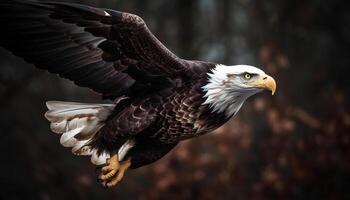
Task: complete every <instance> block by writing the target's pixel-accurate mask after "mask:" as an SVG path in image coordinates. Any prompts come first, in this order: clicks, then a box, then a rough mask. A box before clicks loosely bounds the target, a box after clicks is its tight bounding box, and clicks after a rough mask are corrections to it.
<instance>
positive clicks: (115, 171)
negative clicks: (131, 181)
mask: <svg viewBox="0 0 350 200" xmlns="http://www.w3.org/2000/svg"><path fill="white" fill-rule="evenodd" d="M130 165H131V161H130V159H128V160H126V161H123V162H119V161H118V154H114V155H113V156H112V157H111V158H110V159H108V160H107V162H106V165H105V166H104V167H102V169H101V171H102V172H101V175H100V176H99V179H100V180H101V181H102V184H103V185H104V186H105V187H108V188H111V187H114V186H116V185H117V183H118V182H120V181H121V180H122V179H123V177H124V174H125V171H126V170H127V169H128V168H129V167H130Z"/></svg>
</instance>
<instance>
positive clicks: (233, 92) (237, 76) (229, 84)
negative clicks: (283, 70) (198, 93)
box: [202, 65, 265, 117]
mask: <svg viewBox="0 0 350 200" xmlns="http://www.w3.org/2000/svg"><path fill="white" fill-rule="evenodd" d="M246 72H247V73H250V74H258V75H265V72H263V71H262V70H260V69H258V68H256V67H253V66H249V65H234V66H225V65H216V67H215V68H214V69H213V70H212V71H211V73H208V76H209V83H208V84H206V85H205V86H203V87H202V89H203V90H204V92H205V95H204V98H206V101H205V102H204V103H203V104H208V105H209V106H210V108H211V109H212V112H218V113H223V112H224V113H225V115H226V117H231V116H233V115H235V114H236V113H237V112H238V111H239V109H240V108H241V107H242V105H243V103H244V101H245V100H246V99H247V98H248V97H250V96H252V95H254V94H256V93H258V92H260V91H262V89H260V88H255V87H251V86H249V85H247V84H246V83H245V81H244V80H243V79H242V77H241V74H243V73H246Z"/></svg>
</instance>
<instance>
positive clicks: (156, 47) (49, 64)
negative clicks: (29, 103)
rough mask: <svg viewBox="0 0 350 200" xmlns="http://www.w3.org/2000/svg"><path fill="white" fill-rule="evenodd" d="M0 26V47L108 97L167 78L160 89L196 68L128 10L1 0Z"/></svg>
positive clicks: (149, 85)
mask: <svg viewBox="0 0 350 200" xmlns="http://www.w3.org/2000/svg"><path fill="white" fill-rule="evenodd" d="M0 27H1V30H0V46H3V47H5V48H6V49H8V50H10V51H12V52H13V53H14V54H15V55H18V56H21V57H23V58H24V59H25V60H26V61H28V62H30V63H33V64H35V65H36V66H37V67H38V68H41V69H45V70H48V71H49V72H51V73H56V74H59V75H60V76H61V77H63V78H67V79H70V80H72V81H74V82H75V83H76V84H77V85H79V86H82V87H89V88H91V89H93V90H95V91H97V92H99V93H101V94H102V95H103V96H105V97H109V98H115V97H117V96H121V95H125V94H128V95H132V94H130V91H135V90H132V88H133V87H134V88H143V89H145V87H138V85H142V84H145V82H147V81H148V82H149V83H150V84H148V85H147V87H149V88H152V84H154V83H155V82H156V81H154V79H155V77H163V78H162V79H160V80H159V82H158V83H157V84H158V86H157V88H161V87H159V85H164V86H169V85H172V84H173V83H172V79H173V78H181V77H183V76H182V75H183V74H184V73H186V74H189V73H193V72H192V71H191V68H190V67H189V66H190V65H189V64H188V63H187V61H184V60H182V59H180V58H178V57H177V56H175V55H174V54H173V53H172V52H170V51H169V50H168V49H167V48H166V47H165V46H164V45H163V44H162V43H161V42H159V40H158V39H157V38H156V37H155V36H154V35H153V34H152V33H151V32H150V31H149V29H148V28H147V26H146V24H145V23H144V21H143V20H142V19H141V18H140V17H138V16H136V15H133V14H129V13H123V12H118V11H113V10H109V9H98V8H93V7H89V6H83V5H79V4H73V3H58V2H33V1H23V0H12V1H11V0H2V1H1V2H0ZM131 72H132V73H131ZM162 81H163V82H164V81H167V82H168V83H167V84H162ZM169 83H170V84H169ZM173 85H175V84H173ZM135 95H137V94H135Z"/></svg>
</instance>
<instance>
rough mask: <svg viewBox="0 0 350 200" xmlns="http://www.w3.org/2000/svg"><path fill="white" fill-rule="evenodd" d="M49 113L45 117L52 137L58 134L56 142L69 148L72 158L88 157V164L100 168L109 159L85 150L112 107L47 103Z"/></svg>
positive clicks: (90, 150)
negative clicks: (58, 138)
mask: <svg viewBox="0 0 350 200" xmlns="http://www.w3.org/2000/svg"><path fill="white" fill-rule="evenodd" d="M46 105H47V108H48V109H49V111H47V112H46V113H45V117H46V118H47V119H48V120H49V121H50V122H51V125H50V128H51V130H52V131H53V132H54V133H57V134H62V136H61V139H60V142H61V144H62V145H63V146H64V147H71V148H72V153H73V154H75V155H91V162H92V163H94V164H97V165H100V164H104V163H105V162H106V159H108V158H109V157H110V155H109V154H108V153H105V152H103V153H102V154H101V155H97V151H96V150H95V149H90V148H89V147H88V146H85V145H86V144H87V143H88V142H89V141H90V140H91V139H92V137H93V136H94V135H95V133H96V132H97V131H99V130H100V128H101V127H102V126H103V125H104V124H103V121H104V120H105V119H106V118H107V117H108V115H109V114H110V112H111V111H112V110H113V108H114V107H115V104H86V103H75V102H61V101H48V102H46Z"/></svg>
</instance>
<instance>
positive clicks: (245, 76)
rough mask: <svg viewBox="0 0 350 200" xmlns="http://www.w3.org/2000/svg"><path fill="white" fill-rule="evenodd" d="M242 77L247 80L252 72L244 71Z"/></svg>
mask: <svg viewBox="0 0 350 200" xmlns="http://www.w3.org/2000/svg"><path fill="white" fill-rule="evenodd" d="M243 77H244V79H246V80H249V79H251V78H252V74H250V73H248V72H246V73H244V74H243Z"/></svg>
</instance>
